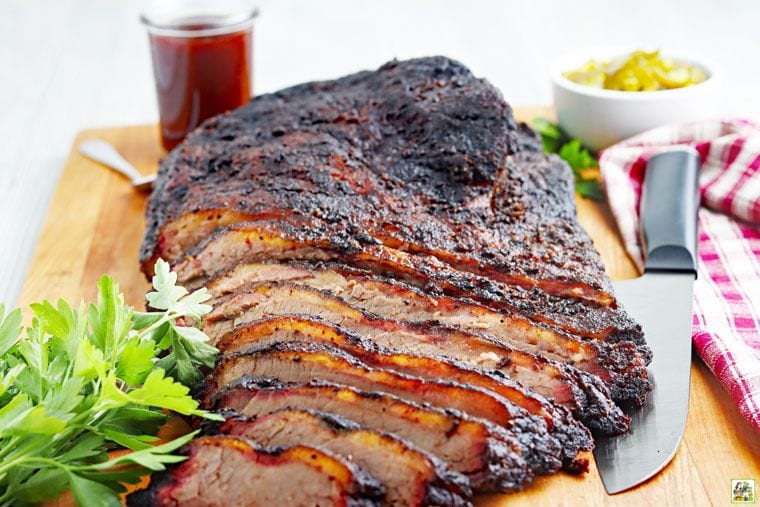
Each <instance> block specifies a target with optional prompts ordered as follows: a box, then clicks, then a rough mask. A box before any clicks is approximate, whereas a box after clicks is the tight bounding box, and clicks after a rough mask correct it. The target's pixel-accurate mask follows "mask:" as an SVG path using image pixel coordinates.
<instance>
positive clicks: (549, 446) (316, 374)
mask: <svg viewBox="0 0 760 507" xmlns="http://www.w3.org/2000/svg"><path fill="white" fill-rule="evenodd" d="M367 353H368V354H373V353H372V352H370V351H367ZM245 375H253V376H256V377H266V378H273V379H277V380H280V381H282V382H295V383H305V382H309V381H310V380H325V381H328V382H336V383H341V384H346V385H350V386H353V387H356V388H358V389H363V390H367V391H380V392H385V393H388V394H393V395H395V396H398V397H400V398H403V399H407V400H410V401H414V402H418V403H430V404H433V405H437V406H439V407H443V408H450V409H455V410H459V411H461V412H463V413H465V414H468V415H470V416H472V417H477V418H481V419H484V420H486V421H491V422H492V423H494V424H497V425H499V426H501V427H503V428H504V429H505V430H508V432H509V433H506V432H505V435H507V434H508V435H510V436H511V438H510V440H513V445H514V446H515V450H516V451H517V452H520V453H521V454H522V455H523V456H524V457H525V459H526V461H527V462H528V463H529V464H530V466H531V467H532V469H533V471H534V472H536V473H550V472H555V471H557V469H558V468H559V467H560V466H561V464H562V462H561V460H560V452H561V447H560V444H559V442H557V440H556V439H555V438H554V437H552V436H551V435H549V434H548V432H547V428H546V423H545V422H544V421H543V420H542V419H539V418H537V417H535V416H532V415H530V414H528V413H527V412H526V411H525V410H523V409H521V408H520V407H517V406H515V405H513V404H512V403H510V402H509V401H507V400H505V399H504V398H502V397H501V396H498V395H496V394H494V393H490V392H488V391H486V390H484V389H481V388H479V387H475V386H465V385H461V384H458V383H455V382H451V381H448V380H447V381H443V380H425V379H421V378H419V377H413V376H410V375H404V374H400V373H397V372H395V371H392V370H386V369H382V368H371V367H369V366H367V365H366V364H365V363H362V362H361V361H359V360H358V359H357V358H356V357H354V356H352V355H350V354H347V353H345V352H343V351H341V350H340V349H338V348H336V347H333V346H331V345H325V344H308V343H297V342H296V343H273V344H269V345H261V346H253V347H250V348H248V349H245V350H242V351H238V352H233V353H231V354H229V355H224V356H222V357H220V358H219V361H218V362H217V366H216V368H215V369H214V371H213V373H212V374H211V375H210V376H209V379H208V382H209V390H208V392H209V393H211V394H212V395H213V393H214V392H215V390H218V389H220V388H223V387H226V386H227V385H229V384H231V383H233V382H234V381H235V380H237V379H239V378H241V377H243V376H245Z"/></svg>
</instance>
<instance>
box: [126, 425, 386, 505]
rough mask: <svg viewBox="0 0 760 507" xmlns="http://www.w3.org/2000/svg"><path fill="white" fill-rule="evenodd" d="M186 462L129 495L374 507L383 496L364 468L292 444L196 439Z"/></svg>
mask: <svg viewBox="0 0 760 507" xmlns="http://www.w3.org/2000/svg"><path fill="white" fill-rule="evenodd" d="M182 453H183V454H185V455H186V456H187V460H186V461H183V462H182V463H180V464H179V465H177V466H174V467H173V468H171V469H170V470H168V471H166V472H157V473H155V474H154V475H153V476H152V477H151V481H150V486H149V487H148V489H143V490H140V491H137V492H135V493H132V494H131V495H129V496H128V497H127V505H130V506H135V507H138V506H139V507H151V506H156V507H175V506H178V505H198V506H218V507H222V506H225V505H236V506H258V505H292V506H302V507H312V506H315V505H322V506H325V507H326V506H344V507H351V506H356V507H359V506H367V507H369V506H372V505H380V502H381V500H382V499H383V497H384V495H385V491H384V489H383V487H382V485H381V484H380V483H379V482H378V481H377V480H376V479H374V478H373V477H372V476H370V475H369V474H368V473H367V472H365V471H363V470H361V469H360V468H358V467H356V466H354V465H352V464H351V463H349V462H347V461H344V460H341V459H340V458H339V457H338V456H336V455H332V454H328V453H327V452H325V451H322V450H320V449H316V448H313V447H305V446H301V445H296V446H292V447H280V448H271V449H265V448H262V447H260V446H258V445H257V444H256V443H254V442H252V441H251V440H248V439H246V438H242V437H228V436H221V435H220V436H209V437H201V438H196V439H194V440H193V441H191V442H190V443H189V444H188V445H187V446H185V448H184V449H183V450H182Z"/></svg>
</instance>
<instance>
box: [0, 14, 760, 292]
mask: <svg viewBox="0 0 760 507" xmlns="http://www.w3.org/2000/svg"><path fill="white" fill-rule="evenodd" d="M259 5H260V6H261V16H260V18H259V20H258V22H257V25H256V28H255V38H254V66H255V78H254V82H255V91H256V92H259V93H260V92H266V91H272V90H275V89H277V88H280V87H283V86H286V85H290V84H295V83H298V82H301V81H305V80H311V79H321V78H330V77H337V76H340V75H342V74H346V73H349V72H353V71H356V70H359V69H366V68H373V67H377V66H378V65H380V64H382V63H383V62H385V61H386V60H389V59H391V58H394V57H396V58H408V57H412V56H423V55H430V54H444V55H447V56H450V57H453V58H456V59H459V60H460V61H462V62H463V63H465V64H466V65H468V66H469V67H470V68H471V69H472V70H473V71H474V72H475V73H476V74H477V75H480V76H484V77H487V78H488V79H489V80H490V81H491V82H493V83H494V84H495V85H496V86H498V87H499V88H500V89H501V90H502V91H503V93H504V95H505V97H506V98H507V100H508V101H509V102H511V103H512V104H513V105H540V104H548V103H550V101H551V94H550V86H549V82H548V79H547V73H548V68H549V66H550V64H551V62H552V60H553V59H554V58H555V56H556V55H558V54H560V53H562V52H565V51H573V50H576V49H578V48H583V47H588V46H598V45H614V46H619V45H624V46H628V45H630V46H635V47H662V48H670V49H678V50H683V51H688V52H690V53H696V54H698V55H703V56H704V57H707V58H709V59H710V60H713V61H716V62H718V63H719V64H720V65H721V66H722V68H723V70H724V73H725V74H726V83H725V88H724V94H723V97H724V111H725V113H726V114H740V115H743V116H752V117H760V99H759V98H758V95H759V94H760V1H756V0H745V1H740V0H733V1H727V0H720V1H719V0H695V1H692V2H679V1H667V0H636V1H618V0H593V1H591V0H587V1H579V0H575V1H546V0H545V1H531V0H522V1H501V2H499V1H466V0H459V1H453V0H438V1H432V0H430V1H428V0H406V1H402V0H394V1H371V0H352V1H349V0H301V1H296V0H271V1H266V0H263V1H261V2H260V4H259ZM140 7H141V3H140V2H139V1H132V0H0V148H1V149H0V301H5V302H7V303H10V304H12V303H13V302H14V301H15V298H16V294H17V292H18V290H19V287H20V284H21V282H22V280H23V277H24V275H25V272H26V268H27V265H28V261H29V258H30V256H31V254H32V251H33V248H34V244H35V242H36V239H37V236H38V234H39V231H40V228H41V225H42V221H43V219H44V216H45V214H46V211H47V206H48V203H49V200H50V197H51V195H52V192H53V189H54V187H55V185H56V183H57V180H58V177H59V174H60V170H61V168H62V166H63V163H64V161H65V157H66V156H67V153H68V150H69V145H70V143H71V141H72V140H73V138H74V136H75V134H76V133H77V132H78V131H79V130H82V129H84V128H87V127H95V126H115V125H126V124H136V123H146V122H154V121H156V120H157V113H156V101H155V96H154V90H153V81H152V75H151V68H150V57H149V53H148V46H147V40H146V36H145V33H144V30H143V28H142V26H140V24H139V22H138V14H139V11H140ZM83 198H86V196H83ZM72 212H76V210H72ZM135 262H137V260H135Z"/></svg>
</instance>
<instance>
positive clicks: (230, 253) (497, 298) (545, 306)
mask: <svg viewBox="0 0 760 507" xmlns="http://www.w3.org/2000/svg"><path fill="white" fill-rule="evenodd" d="M314 227H317V225H315V224H314V223H313V220H311V219H306V218H303V217H285V218H282V219H279V220H271V219H270V220H259V221H255V222H241V223H238V224H234V225H231V226H229V227H226V228H223V229H221V230H218V231H217V232H215V233H213V234H211V235H209V236H208V237H206V238H205V239H204V240H203V241H202V242H201V243H200V244H199V245H198V246H197V247H196V248H194V249H193V250H191V251H190V252H188V254H187V255H186V256H185V257H183V258H182V260H180V261H179V262H178V263H177V264H176V265H175V266H174V269H175V271H177V274H178V277H179V280H180V282H181V283H182V284H183V285H186V286H188V287H199V286H200V285H203V284H205V283H207V282H208V281H209V280H210V279H212V278H214V277H215V276H218V275H220V274H222V273H223V272H226V271H229V270H231V269H233V268H234V267H236V266H237V265H238V264H241V263H251V262H260V261H273V260H278V261H309V262H317V261H332V262H342V263H345V264H349V265H351V266H354V267H358V268H363V269H366V270H369V271H372V272H374V273H376V274H379V275H384V276H389V277H392V278H395V279H398V280H402V281H405V282H408V283H410V284H412V285H414V286H417V287H423V288H426V289H427V290H429V291H431V292H434V293H443V294H447V295H449V296H452V297H457V298H467V299H470V300H473V301H478V302H479V303H481V304H483V305H486V306H488V307H490V308H493V309H495V310H498V311H502V312H506V313H509V314H514V315H515V316H521V317H522V318H523V319H533V320H534V321H536V322H540V323H545V324H549V325H552V326H555V327H558V328H560V329H564V330H566V331H568V332H572V333H576V334H579V335H580V336H583V337H587V338H592V339H600V338H603V339H608V340H610V341H634V342H638V343H643V341H642V340H643V337H642V333H641V329H640V327H639V326H638V325H637V324H636V323H634V322H633V321H632V320H631V319H630V318H629V317H628V316H627V314H625V313H624V312H623V310H621V309H620V308H612V307H607V306H600V305H595V304H588V303H584V302H583V301H582V300H580V299H577V298H574V297H569V296H566V295H565V296H553V295H551V294H549V293H547V292H545V291H543V290H539V289H536V288H533V289H525V288H522V287H517V286H513V285H507V284H504V283H501V282H498V281H494V280H493V279H492V278H488V277H484V276H477V275H473V274H470V273H465V272H462V271H459V270H456V269H453V268H452V267H451V266H449V265H447V264H445V263H442V262H441V261H439V260H438V259H436V258H435V257H430V256H419V255H411V254H409V253H406V252H403V251H401V250H397V249H393V248H390V247H387V246H384V245H362V244H357V245H356V246H355V248H353V249H352V250H350V251H342V250H339V249H336V248H335V246H334V245H333V244H332V239H331V238H333V237H334V235H335V234H337V233H331V234H329V235H327V238H324V239H318V240H314V239H309V238H308V236H307V235H306V234H305V233H303V231H308V230H313V229H314Z"/></svg>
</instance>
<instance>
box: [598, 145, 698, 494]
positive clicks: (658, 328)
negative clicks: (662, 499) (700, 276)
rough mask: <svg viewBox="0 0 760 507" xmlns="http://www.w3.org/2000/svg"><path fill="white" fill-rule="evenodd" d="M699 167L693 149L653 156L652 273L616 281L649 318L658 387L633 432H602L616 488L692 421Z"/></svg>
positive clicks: (652, 468)
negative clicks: (693, 308)
mask: <svg viewBox="0 0 760 507" xmlns="http://www.w3.org/2000/svg"><path fill="white" fill-rule="evenodd" d="M698 168H699V157H698V155H697V153H696V151H694V150H692V149H690V148H684V149H678V150H673V151H668V152H665V153H660V154H658V155H655V156H653V157H652V158H651V159H650V160H649V163H648V164H647V168H646V173H645V178H644V185H643V189H642V197H641V204H640V217H641V220H640V224H641V225H640V227H641V231H640V232H641V235H642V242H643V244H644V250H645V253H646V263H645V266H644V274H643V275H642V276H640V277H639V278H636V279H634V280H625V281H620V282H616V283H614V284H613V285H614V288H615V296H616V298H617V301H618V304H620V305H622V306H623V307H624V308H625V309H626V310H627V311H628V313H629V314H630V315H631V317H633V318H634V319H635V320H636V321H637V322H639V323H640V324H641V327H642V329H643V331H644V335H645V337H646V340H647V343H648V344H649V346H650V347H651V349H652V353H653V360H652V362H651V364H650V365H649V367H648V371H649V375H650V378H651V379H652V381H653V384H654V389H653V390H652V392H650V393H649V396H648V398H647V400H646V403H645V404H644V406H642V407H640V408H637V409H634V410H632V411H630V412H629V415H630V416H631V426H630V430H629V432H628V433H626V434H624V435H620V436H617V437H606V436H605V437H600V438H598V439H597V442H596V448H595V449H594V459H595V461H596V465H597V468H598V470H599V475H600V476H601V478H602V482H603V483H604V487H605V489H606V490H607V493H608V494H610V495H613V494H616V493H620V492H623V491H625V490H627V489H630V488H632V487H634V486H637V485H639V484H641V483H642V482H644V481H646V480H648V479H650V478H651V477H653V476H654V475H655V474H657V472H659V471H660V470H662V469H663V468H665V467H666V466H667V465H668V463H670V461H671V460H672V459H673V457H674V456H675V454H676V452H677V451H678V447H679V446H680V443H681V440H682V439H683V434H684V430H685V428H686V418H687V414H688V409H689V382H690V376H691V331H692V295H693V286H694V280H695V278H696V275H697V208H698V206H699V194H698V178H697V172H698Z"/></svg>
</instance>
